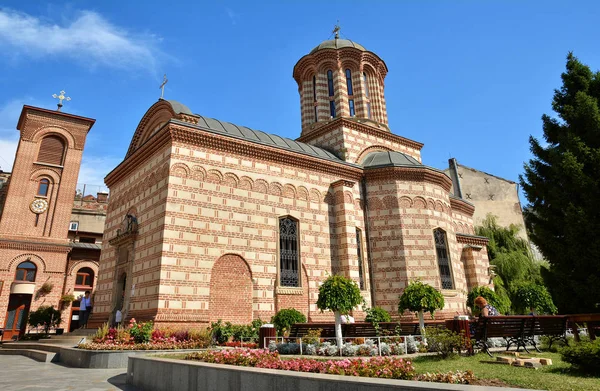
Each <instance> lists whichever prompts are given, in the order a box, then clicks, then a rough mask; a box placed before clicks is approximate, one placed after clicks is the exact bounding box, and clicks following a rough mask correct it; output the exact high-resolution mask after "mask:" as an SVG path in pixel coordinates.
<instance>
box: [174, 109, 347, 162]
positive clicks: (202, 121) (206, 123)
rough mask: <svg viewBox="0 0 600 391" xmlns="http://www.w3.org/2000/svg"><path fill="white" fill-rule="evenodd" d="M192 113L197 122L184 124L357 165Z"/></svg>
mask: <svg viewBox="0 0 600 391" xmlns="http://www.w3.org/2000/svg"><path fill="white" fill-rule="evenodd" d="M168 102H169V103H170V104H171V107H173V110H174V111H175V112H176V113H185V114H191V111H190V109H188V108H187V106H185V105H183V104H181V103H179V102H176V101H172V100H169V101H168ZM193 115H194V116H196V117H198V124H197V125H193V124H189V123H187V122H186V123H185V125H186V126H191V127H197V128H200V129H202V130H205V131H209V132H211V133H216V134H222V135H226V136H231V137H235V138H239V139H243V140H246V141H250V142H253V143H257V144H263V145H268V146H271V147H275V148H280V149H284V150H287V151H292V152H297V153H301V154H304V155H309V156H313V157H317V158H321V159H325V160H329V161H332V162H336V163H342V164H345V165H350V166H354V167H359V166H358V165H356V164H353V163H348V162H346V161H344V160H342V159H340V158H338V157H337V156H335V155H334V154H333V153H331V152H329V151H326V150H324V149H322V148H319V147H315V146H313V145H309V144H305V143H301V142H298V141H295V140H292V139H289V138H286V137H281V136H277V135H275V134H269V133H265V132H263V131H260V130H254V129H250V128H248V127H246V126H240V125H235V124H232V123H230V122H225V121H220V120H218V119H214V118H209V117H204V116H201V115H199V114H193Z"/></svg>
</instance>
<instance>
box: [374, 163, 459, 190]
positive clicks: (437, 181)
mask: <svg viewBox="0 0 600 391" xmlns="http://www.w3.org/2000/svg"><path fill="white" fill-rule="evenodd" d="M365 176H366V178H367V180H368V181H372V180H382V179H385V180H390V181H393V180H404V181H411V182H429V183H432V184H434V185H438V186H440V187H441V188H443V189H444V190H446V191H450V187H451V186H452V180H451V179H450V178H449V177H448V176H447V175H446V174H444V173H443V172H441V171H437V170H435V169H433V168H430V167H426V166H415V167H381V168H373V169H369V170H365Z"/></svg>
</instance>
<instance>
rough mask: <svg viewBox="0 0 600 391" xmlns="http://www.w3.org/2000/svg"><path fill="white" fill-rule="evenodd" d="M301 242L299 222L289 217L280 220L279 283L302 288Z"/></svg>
mask: <svg viewBox="0 0 600 391" xmlns="http://www.w3.org/2000/svg"><path fill="white" fill-rule="evenodd" d="M299 244H300V240H299V238H298V220H295V219H293V218H291V217H289V216H287V217H282V218H280V219H279V283H280V285H281V286H292V287H294V286H300V274H299V272H298V271H299V270H300V248H299Z"/></svg>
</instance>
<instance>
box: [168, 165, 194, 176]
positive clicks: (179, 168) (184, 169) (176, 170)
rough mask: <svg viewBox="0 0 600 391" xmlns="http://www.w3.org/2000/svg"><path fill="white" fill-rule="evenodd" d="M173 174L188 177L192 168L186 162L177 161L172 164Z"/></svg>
mask: <svg viewBox="0 0 600 391" xmlns="http://www.w3.org/2000/svg"><path fill="white" fill-rule="evenodd" d="M171 174H172V175H173V176H176V177H180V178H187V177H188V176H189V175H190V168H189V167H188V166H187V164H185V163H175V164H173V165H172V166H171Z"/></svg>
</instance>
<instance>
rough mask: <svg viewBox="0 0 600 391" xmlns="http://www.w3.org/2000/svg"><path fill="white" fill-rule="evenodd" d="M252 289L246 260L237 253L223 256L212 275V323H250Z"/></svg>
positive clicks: (218, 260) (250, 275)
mask: <svg viewBox="0 0 600 391" xmlns="http://www.w3.org/2000/svg"><path fill="white" fill-rule="evenodd" d="M252 290H253V284H252V271H251V270H250V266H249V265H248V263H247V262H246V260H244V258H242V257H241V256H239V255H236V254H225V255H223V256H221V257H220V258H219V259H217V261H216V262H215V264H214V265H213V267H212V270H211V275H210V299H209V311H210V316H209V318H210V321H211V322H214V321H217V320H219V319H221V320H223V321H225V322H227V321H229V322H232V323H237V324H248V323H250V322H251V321H252Z"/></svg>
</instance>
